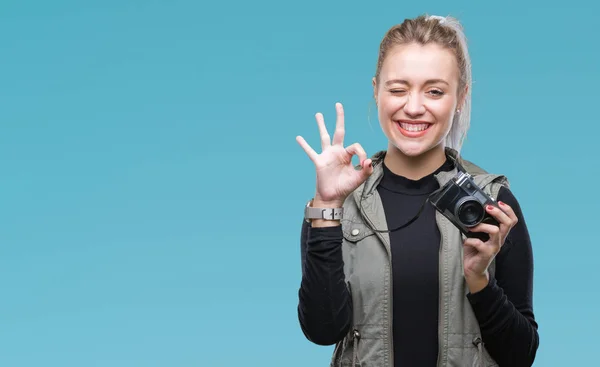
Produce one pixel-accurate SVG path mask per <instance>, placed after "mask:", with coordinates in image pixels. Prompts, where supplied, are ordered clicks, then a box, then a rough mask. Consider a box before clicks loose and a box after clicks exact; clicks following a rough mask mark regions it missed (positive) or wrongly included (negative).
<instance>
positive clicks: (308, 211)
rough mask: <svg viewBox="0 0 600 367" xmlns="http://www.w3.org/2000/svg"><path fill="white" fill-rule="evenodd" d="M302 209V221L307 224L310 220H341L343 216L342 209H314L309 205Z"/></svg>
mask: <svg viewBox="0 0 600 367" xmlns="http://www.w3.org/2000/svg"><path fill="white" fill-rule="evenodd" d="M311 203H312V200H311V201H309V202H308V203H307V204H306V207H305V208H304V219H305V220H306V221H307V222H308V221H310V219H324V220H341V219H342V218H343V216H344V208H314V207H311V206H310V204H311Z"/></svg>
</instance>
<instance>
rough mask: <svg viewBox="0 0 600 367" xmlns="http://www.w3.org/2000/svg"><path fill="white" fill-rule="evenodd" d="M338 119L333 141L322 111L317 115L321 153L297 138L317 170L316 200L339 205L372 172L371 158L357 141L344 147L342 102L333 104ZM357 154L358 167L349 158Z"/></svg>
mask: <svg viewBox="0 0 600 367" xmlns="http://www.w3.org/2000/svg"><path fill="white" fill-rule="evenodd" d="M335 107H336V111H337V121H336V126H335V133H334V135H333V141H332V140H331V138H330V137H329V133H328V132H327V128H326V127H325V121H324V120H323V115H322V114H321V113H317V114H316V119H317V124H318V125H319V132H320V135H321V149H322V152H321V154H317V153H316V152H315V151H314V150H313V149H312V148H311V147H310V145H308V143H307V142H306V141H305V140H304V138H302V137H301V136H297V137H296V141H297V142H298V144H300V146H301V147H302V148H303V149H304V151H305V152H306V154H307V155H308V157H309V158H310V160H311V161H312V162H313V163H314V164H315V168H316V171H317V190H316V193H315V202H316V201H318V202H319V203H320V204H323V205H327V206H328V207H340V206H342V205H343V203H344V201H345V199H346V197H348V195H350V194H351V193H352V192H353V191H354V190H355V189H356V188H357V187H358V186H360V185H361V184H362V183H363V182H365V180H366V179H367V178H368V177H369V176H370V175H371V173H373V166H372V164H371V163H372V162H371V159H367V153H365V151H364V149H363V148H362V147H361V146H360V144H358V143H354V144H352V145H350V146H348V147H346V148H344V134H345V130H344V109H343V107H342V104H341V103H336V105H335ZM355 154H356V155H358V157H359V160H360V166H361V169H359V170H357V169H356V168H355V167H354V165H353V164H352V157H353V156H354V155H355Z"/></svg>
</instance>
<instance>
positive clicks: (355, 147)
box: [346, 143, 367, 166]
mask: <svg viewBox="0 0 600 367" xmlns="http://www.w3.org/2000/svg"><path fill="white" fill-rule="evenodd" d="M346 152H348V153H349V154H350V155H351V156H352V155H355V154H356V155H357V156H358V159H359V161H360V165H361V166H362V165H363V163H364V161H365V160H366V159H367V152H365V150H364V149H363V147H362V146H361V145H360V144H358V143H354V144H352V145H350V146H348V147H347V148H346Z"/></svg>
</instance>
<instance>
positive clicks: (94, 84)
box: [0, 0, 600, 367]
mask: <svg viewBox="0 0 600 367" xmlns="http://www.w3.org/2000/svg"><path fill="white" fill-rule="evenodd" d="M597 7H598V6H597V5H596V4H595V3H592V2H591V1H589V2H588V3H584V2H581V1H569V2H556V3H550V2H547V1H527V2H525V1H521V2H515V3H510V2H491V3H490V2H474V1H473V2H467V1H452V2H447V1H427V2H421V1H416V2H401V1H378V2H366V1H360V2H359V1H326V2H320V1H314V0H307V1H303V2H281V1H262V0H261V1H228V2H222V3H218V2H198V1H191V0H168V1H167V0H162V1H159V0H154V1H141V0H130V1H124V0H119V1H117V0H103V1H98V0H92V1H85V2H81V1H72V0H71V1H68V0H56V1H15V0H4V1H2V4H1V5H0V47H1V52H0V119H1V120H0V207H1V211H0V213H1V214H0V223H1V225H0V366H6V367H24V366H27V367H29V366H35V367H39V366H44V367H50V366H60V367H81V366H86V367H96V366H98V367H100V366H102V367H133V366H140V367H142V366H143V367H155V366H166V367H191V366H287V367H294V366H298V367H299V366H327V365H328V363H329V357H330V355H331V352H332V347H319V346H316V345H313V344H311V343H310V342H308V341H307V340H306V339H305V338H304V336H303V335H302V332H301V330H300V327H299V325H298V321H297V314H296V306H297V302H298V287H299V284H300V243H299V238H300V237H299V235H300V226H301V221H302V215H303V206H304V205H305V203H306V201H307V200H308V199H310V198H311V197H312V195H313V194H314V189H315V181H314V168H313V165H312V163H311V162H310V160H309V159H308V158H307V157H306V155H305V153H304V152H303V151H302V149H301V148H300V147H299V146H298V144H297V143H296V142H295V136H296V135H302V136H304V137H305V138H306V139H307V140H308V141H309V143H311V144H312V145H313V146H314V147H316V148H318V144H319V140H318V135H317V133H318V131H317V125H316V123H315V120H314V114H315V113H316V112H323V113H324V115H325V120H326V122H327V124H328V126H329V127H330V128H333V124H334V121H335V109H334V104H335V102H338V101H339V102H342V103H343V104H344V106H345V110H346V127H347V137H346V142H347V143H348V144H351V143H353V142H360V143H361V144H362V145H363V146H364V147H365V149H366V151H367V153H368V154H373V153H375V152H376V151H378V150H381V149H385V148H386V139H385V136H384V135H383V134H382V133H381V130H380V128H379V123H378V120H377V114H376V111H375V104H374V102H373V100H372V89H371V78H372V76H373V73H374V71H375V64H376V61H377V51H378V46H379V42H380V40H381V37H382V36H383V34H384V33H385V31H386V30H387V29H389V28H390V27H391V26H392V25H394V24H396V23H400V22H402V20H403V19H404V18H407V17H414V16H417V15H419V14H421V13H429V14H437V15H453V16H456V17H458V18H459V19H460V20H461V21H462V22H463V24H464V26H465V31H466V34H467V37H468V39H469V45H470V52H471V56H472V61H473V74H474V85H473V112H472V129H471V130H470V132H469V136H468V139H467V141H466V143H465V147H464V150H463V154H464V156H465V157H466V158H467V159H470V160H473V161H474V162H476V163H477V164H479V165H481V166H483V167H484V168H486V169H487V170H489V171H494V172H500V173H504V174H506V175H507V176H508V177H509V178H510V180H511V183H512V190H513V192H514V193H515V195H516V196H517V198H518V199H519V201H520V203H521V205H522V209H523V211H524V213H525V216H526V221H527V224H528V225H529V229H530V232H531V233H530V234H531V238H532V241H533V247H534V256H535V289H534V297H535V300H534V310H535V315H536V318H537V320H538V322H539V324H540V330H539V332H540V341H541V345H540V349H539V352H538V357H537V361H536V366H544V367H545V366H566V365H573V366H587V365H589V363H588V362H590V361H594V360H596V358H595V356H597V340H598V337H597V331H598V329H599V328H600V322H599V320H598V316H597V310H598V306H599V304H598V297H599V293H598V286H597V284H598V272H597V271H596V270H594V266H595V265H596V264H597V262H598V261H597V260H598V256H599V255H600V247H599V244H598V224H597V219H598V215H597V211H598V207H599V205H598V204H599V200H598V198H597V191H598V190H597V187H598V182H597V180H598V178H599V176H598V174H599V173H600V168H599V167H600V164H598V162H597V158H598V139H597V137H598V133H599V129H598V124H599V123H600V121H599V119H598V107H599V104H598V100H599V97H600V92H599V90H600V89H599V87H598V84H599V83H600V74H599V70H598V65H600V56H599V50H600V49H599V48H598V47H597V45H598V40H597V36H598V32H597V28H596V24H597V23H598V21H599V18H598V15H597V13H596V12H595V11H597V10H598V9H597Z"/></svg>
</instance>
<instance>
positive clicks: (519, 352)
mask: <svg viewBox="0 0 600 367" xmlns="http://www.w3.org/2000/svg"><path fill="white" fill-rule="evenodd" d="M498 201H502V202H505V203H506V204H508V205H509V206H510V207H511V208H512V209H513V210H514V212H515V214H516V215H517V218H518V220H519V221H518V223H517V224H516V225H515V226H514V227H513V228H512V229H511V231H510V233H509V234H508V236H507V239H506V241H505V243H504V245H503V246H502V249H501V250H500V252H499V253H498V255H497V256H496V273H495V277H494V278H492V279H490V283H489V284H488V286H487V287H486V288H484V289H483V290H481V291H480V292H477V293H476V294H469V295H468V296H467V297H468V299H469V301H470V302H471V305H472V307H473V311H474V312H475V316H476V317H477V320H478V321H479V325H480V328H481V333H482V339H483V342H484V344H485V346H486V349H487V350H488V352H489V353H490V355H491V356H492V358H494V360H495V361H496V362H497V363H498V364H499V365H500V366H511V367H520V366H527V367H529V366H531V365H532V364H533V361H534V359H535V355H536V352H537V349H538V345H539V335H538V325H537V323H536V321H535V317H534V314H533V251H532V246H531V240H530V238H529V232H528V230H527V225H526V223H525V219H524V217H523V213H522V212H521V208H520V206H519V203H518V201H517V199H516V198H515V197H514V196H513V194H512V193H511V192H510V190H509V189H507V188H504V187H503V188H502V189H501V190H500V192H499V194H498Z"/></svg>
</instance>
